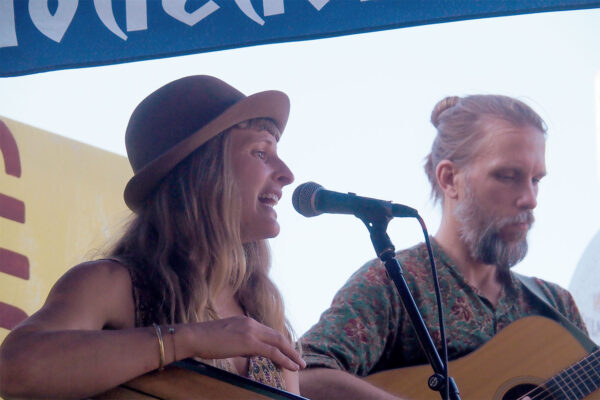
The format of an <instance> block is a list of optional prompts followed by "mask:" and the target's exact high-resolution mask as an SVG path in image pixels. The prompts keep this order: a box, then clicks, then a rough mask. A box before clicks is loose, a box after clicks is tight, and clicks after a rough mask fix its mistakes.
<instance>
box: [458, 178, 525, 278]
mask: <svg viewBox="0 0 600 400" xmlns="http://www.w3.org/2000/svg"><path fill="white" fill-rule="evenodd" d="M466 189H467V190H466V192H465V199H464V200H463V201H462V202H461V203H460V204H458V206H457V207H456V210H455V216H456V218H457V219H458V222H459V224H460V227H459V235H460V239H461V240H462V241H463V243H465V244H466V245H467V248H468V250H469V252H470V255H471V257H472V258H473V259H474V260H477V261H479V262H483V263H486V264H493V265H496V266H498V267H500V268H501V269H503V270H508V269H509V268H510V267H512V266H514V265H516V264H517V263H518V262H519V261H521V260H522V259H523V258H524V257H525V255H526V254H527V248H528V246H527V232H525V233H524V234H523V235H522V236H523V237H522V238H518V239H515V240H512V241H510V242H508V241H506V240H504V239H503V238H502V237H501V234H500V231H501V230H502V228H504V227H505V226H507V225H510V224H515V223H524V222H526V223H528V224H529V228H531V225H533V221H534V218H533V212H532V211H531V210H527V211H523V212H521V213H519V214H518V215H517V216H515V217H497V216H495V215H493V214H491V213H490V212H488V211H486V210H484V209H482V208H481V207H479V204H477V200H476V199H475V196H474V194H473V191H472V190H471V188H470V186H467V188H466Z"/></svg>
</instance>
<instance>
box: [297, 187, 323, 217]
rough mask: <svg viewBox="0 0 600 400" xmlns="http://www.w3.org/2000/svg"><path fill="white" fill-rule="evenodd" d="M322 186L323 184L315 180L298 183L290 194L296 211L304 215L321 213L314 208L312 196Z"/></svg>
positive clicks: (312, 215) (309, 215)
mask: <svg viewBox="0 0 600 400" xmlns="http://www.w3.org/2000/svg"><path fill="white" fill-rule="evenodd" d="M322 188H323V186H321V185H319V184H318V183H315V182H306V183H303V184H302V185H299V186H298V187H297V188H296V190H294V194H293V195H292V204H293V205H294V208H295V209H296V211H298V212H299V213H300V214H302V215H304V216H305V217H314V216H316V215H319V214H321V213H320V212H319V211H317V209H316V208H315V204H314V197H315V193H316V192H317V191H318V190H320V189H322Z"/></svg>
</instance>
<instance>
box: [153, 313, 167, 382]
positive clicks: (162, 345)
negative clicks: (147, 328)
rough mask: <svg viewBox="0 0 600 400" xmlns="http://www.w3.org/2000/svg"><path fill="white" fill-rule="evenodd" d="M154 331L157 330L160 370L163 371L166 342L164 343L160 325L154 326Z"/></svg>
mask: <svg viewBox="0 0 600 400" xmlns="http://www.w3.org/2000/svg"><path fill="white" fill-rule="evenodd" d="M153 325H154V330H156V336H157V337H158V356H159V361H158V370H159V371H162V370H163V369H165V342H163V337H162V332H161V331H160V325H158V324H153Z"/></svg>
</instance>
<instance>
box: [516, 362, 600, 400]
mask: <svg viewBox="0 0 600 400" xmlns="http://www.w3.org/2000/svg"><path fill="white" fill-rule="evenodd" d="M599 355H600V350H596V351H594V352H593V353H591V354H590V355H589V356H587V357H586V358H584V359H583V360H581V361H579V362H578V363H575V364H574V365H572V366H571V367H569V368H567V369H564V370H563V371H561V372H560V373H559V374H558V375H556V377H554V378H552V379H550V380H548V381H546V383H545V384H544V386H537V387H536V388H535V389H533V390H531V391H529V392H528V393H526V394H524V395H523V396H521V397H519V400H522V399H524V398H525V397H529V398H530V399H531V400H545V399H569V400H570V399H583V398H584V397H585V396H587V395H589V394H590V393H592V392H593V391H594V390H596V389H598V387H600V373H599V371H600V358H599V357H598V356H599ZM588 372H590V373H588ZM593 375H595V377H594V376H593ZM560 380H562V381H563V383H562V384H561V383H560V382H559V381H560ZM553 387H554V388H553ZM557 389H558V390H557ZM567 391H569V392H570V393H567ZM577 392H578V393H577ZM570 395H572V397H571V396H570Z"/></svg>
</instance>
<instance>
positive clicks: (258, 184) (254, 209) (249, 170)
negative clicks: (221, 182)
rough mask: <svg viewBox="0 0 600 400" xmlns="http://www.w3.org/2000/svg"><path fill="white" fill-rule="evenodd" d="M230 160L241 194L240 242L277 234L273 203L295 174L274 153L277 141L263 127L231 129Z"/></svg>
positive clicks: (277, 226) (277, 227) (277, 228)
mask: <svg viewBox="0 0 600 400" xmlns="http://www.w3.org/2000/svg"><path fill="white" fill-rule="evenodd" d="M230 135H231V160H232V165H233V175H234V179H235V181H236V183H237V185H238V188H239V193H240V195H241V204H242V219H241V227H240V230H241V238H242V242H243V243H247V242H251V241H255V240H261V239H267V238H272V237H275V236H277V234H279V224H278V223H277V213H276V212H275V209H274V206H275V205H276V204H277V202H278V201H279V199H280V198H281V191H282V188H283V187H284V186H286V185H289V184H290V183H292V182H293V181H294V175H293V174H292V172H291V171H290V169H289V168H288V167H287V165H285V163H284V162H283V161H282V160H281V159H280V158H279V156H278V155H277V140H276V139H275V137H274V136H273V135H272V134H271V133H270V132H268V131H267V130H264V129H253V128H247V129H242V128H233V129H232V130H231V132H230Z"/></svg>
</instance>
